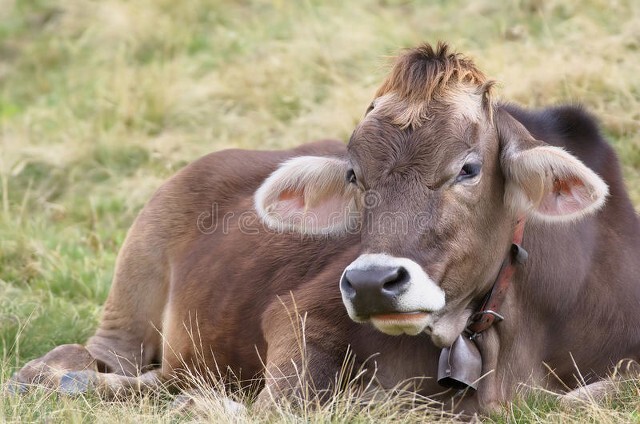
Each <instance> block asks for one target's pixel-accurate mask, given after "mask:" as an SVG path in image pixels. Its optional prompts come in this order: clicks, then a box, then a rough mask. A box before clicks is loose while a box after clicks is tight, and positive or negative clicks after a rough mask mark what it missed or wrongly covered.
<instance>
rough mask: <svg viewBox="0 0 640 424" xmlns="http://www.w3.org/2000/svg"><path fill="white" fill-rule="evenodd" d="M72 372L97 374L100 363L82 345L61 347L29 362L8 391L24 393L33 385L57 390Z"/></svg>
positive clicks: (18, 373) (12, 379) (19, 372)
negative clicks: (65, 376) (63, 377)
mask: <svg viewBox="0 0 640 424" xmlns="http://www.w3.org/2000/svg"><path fill="white" fill-rule="evenodd" d="M70 371H88V372H97V371H98V363H97V361H96V359H95V358H94V357H93V356H91V354H90V353H89V351H88V350H87V349H86V348H85V347H84V346H82V345H79V344H66V345H61V346H58V347H56V348H55V349H53V350H51V351H50V352H49V353H47V354H46V355H44V356H43V357H41V358H38V359H34V360H32V361H30V362H28V363H27V364H26V365H25V366H24V367H22V368H21V369H20V370H19V371H18V372H17V373H16V374H15V375H14V376H13V377H12V378H11V380H10V381H9V384H8V389H9V391H10V392H23V391H25V390H26V389H27V387H29V386H32V385H38V386H43V387H46V388H49V389H57V388H58V386H59V385H60V380H61V379H62V376H64V375H65V374H66V373H68V372H70Z"/></svg>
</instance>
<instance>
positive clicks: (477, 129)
mask: <svg viewBox="0 0 640 424" xmlns="http://www.w3.org/2000/svg"><path fill="white" fill-rule="evenodd" d="M385 113H386V111H385V110H384V109H382V110H378V111H376V109H375V108H374V110H373V111H372V112H371V113H370V114H369V115H367V117H365V119H364V120H363V121H362V122H361V124H360V125H359V126H358V127H357V128H356V130H355V131H354V134H353V136H352V138H351V141H350V143H349V146H348V148H349V153H350V156H351V158H352V161H353V162H354V165H355V166H357V167H358V168H359V169H358V170H359V171H360V173H361V177H362V178H364V179H365V182H366V183H368V184H369V185H375V184H377V183H380V182H382V180H385V179H391V178H392V177H394V176H395V177H398V176H400V177H411V180H416V179H418V180H419V181H420V182H421V183H422V185H426V186H427V187H434V186H437V185H438V184H439V182H440V181H441V180H442V179H443V178H447V177H448V175H449V174H450V173H451V172H453V170H454V168H455V167H456V166H461V165H462V164H463V161H464V160H465V158H466V157H467V156H469V155H470V154H472V153H473V154H475V156H479V155H480V151H481V149H482V146H480V143H479V140H480V134H481V132H482V130H481V126H480V123H478V122H475V120H471V119H468V118H466V117H461V116H453V115H451V114H447V113H439V114H434V115H433V116H432V117H431V119H429V120H427V121H425V123H424V124H423V125H421V126H420V127H417V128H415V129H414V128H410V127H407V128H403V127H401V126H399V125H396V124H394V123H393V119H392V118H390V117H389V116H388V115H385ZM395 179H397V178H395Z"/></svg>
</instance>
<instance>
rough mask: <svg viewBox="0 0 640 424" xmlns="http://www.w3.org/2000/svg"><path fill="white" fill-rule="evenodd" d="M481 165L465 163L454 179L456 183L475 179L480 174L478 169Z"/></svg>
mask: <svg viewBox="0 0 640 424" xmlns="http://www.w3.org/2000/svg"><path fill="white" fill-rule="evenodd" d="M481 168H482V165H480V164H479V163H477V162H467V163H465V164H464V165H463V166H462V169H461V170H460V172H459V173H458V176H457V177H456V182H460V181H465V180H470V179H472V178H474V177H477V176H478V174H479V173H480V169H481Z"/></svg>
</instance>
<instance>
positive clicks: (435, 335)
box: [425, 309, 471, 348]
mask: <svg viewBox="0 0 640 424" xmlns="http://www.w3.org/2000/svg"><path fill="white" fill-rule="evenodd" d="M438 315H439V316H438ZM470 316H471V311H470V310H467V309H465V310H463V311H459V312H453V313H451V312H450V313H443V314H437V315H432V316H430V317H429V318H430V319H429V321H428V322H427V325H426V326H425V333H427V334H429V336H431V341H432V342H433V344H434V345H436V346H437V347H440V348H445V347H450V346H451V345H452V344H453V342H454V341H455V340H456V339H457V338H458V336H459V335H460V334H462V332H463V331H464V329H465V327H466V326H467V322H468V320H469V317H470Z"/></svg>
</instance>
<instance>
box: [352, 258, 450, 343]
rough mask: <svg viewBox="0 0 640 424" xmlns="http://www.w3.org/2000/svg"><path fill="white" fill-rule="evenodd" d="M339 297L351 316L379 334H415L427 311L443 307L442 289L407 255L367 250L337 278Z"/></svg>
mask: <svg viewBox="0 0 640 424" xmlns="http://www.w3.org/2000/svg"><path fill="white" fill-rule="evenodd" d="M340 291H341V293H342V300H343V302H344V305H345V307H346V308H347V312H348V313H349V316H350V317H351V319H353V320H354V321H356V322H368V321H370V322H371V323H372V324H373V325H374V326H375V327H376V328H377V329H378V330H380V331H382V332H383V333H387V334H392V335H399V334H410V335H416V334H419V333H421V332H422V331H424V329H425V328H426V327H427V325H428V324H429V322H430V319H431V317H430V314H431V313H432V312H436V311H438V310H440V309H442V308H443V307H444V304H445V296H444V292H443V291H442V289H440V287H438V286H437V285H436V284H435V283H434V282H433V280H431V278H429V276H428V275H427V274H426V272H424V270H423V269H422V267H421V266H420V265H419V264H418V263H416V262H415V261H412V260H411V259H408V258H399V257H395V256H390V255H387V254H384V253H375V254H371V253H367V254H363V255H361V256H360V257H358V259H356V260H355V261H353V262H352V263H351V264H350V265H349V266H348V267H347V268H346V269H345V271H344V272H343V274H342V278H341V279H340Z"/></svg>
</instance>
